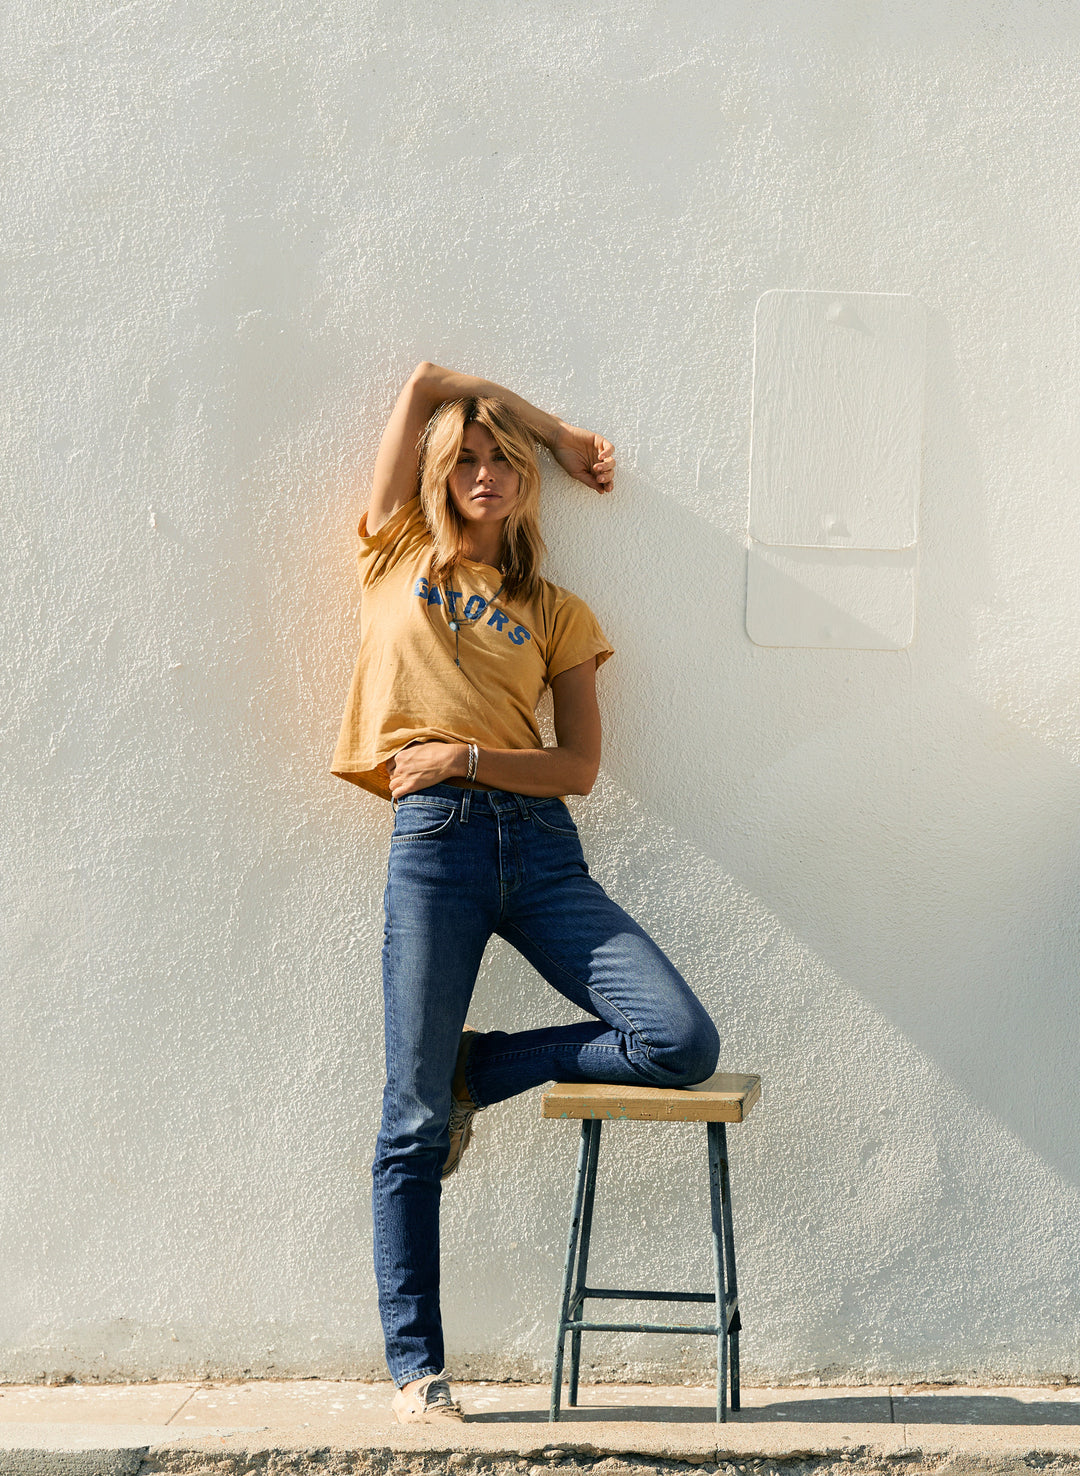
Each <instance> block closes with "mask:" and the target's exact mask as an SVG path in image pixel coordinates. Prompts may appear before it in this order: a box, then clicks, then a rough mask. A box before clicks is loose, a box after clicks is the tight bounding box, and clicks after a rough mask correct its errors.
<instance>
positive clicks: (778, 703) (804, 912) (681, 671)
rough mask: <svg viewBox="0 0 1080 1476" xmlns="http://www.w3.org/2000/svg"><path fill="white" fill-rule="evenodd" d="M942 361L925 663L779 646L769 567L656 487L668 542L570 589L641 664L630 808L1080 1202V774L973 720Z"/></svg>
mask: <svg viewBox="0 0 1080 1476" xmlns="http://www.w3.org/2000/svg"><path fill="white" fill-rule="evenodd" d="M928 359H929V362H928V381H927V407H928V409H927V423H926V441H925V458H924V489H923V499H922V534H921V545H922V559H921V569H920V589H919V607H918V609H919V613H918V625H917V633H916V640H915V643H914V646H913V647H912V649H911V650H910V651H902V652H899V653H889V652H880V651H850V650H830V651H823V650H783V649H778V650H771V649H764V648H761V647H755V646H753V645H752V644H751V643H750V641H749V639H748V638H747V635H746V632H745V628H744V625H743V612H744V588H745V567H746V553H745V549H744V548H743V547H740V546H738V545H736V544H735V543H734V542H733V541H732V540H731V539H730V538H728V537H725V536H723V535H721V534H719V533H717V532H716V531H715V530H713V529H711V528H710V526H709V525H708V524H707V523H704V522H703V521H702V520H701V519H700V518H698V517H695V516H694V515H693V514H692V513H690V512H689V511H687V510H685V509H683V508H681V507H680V505H679V504H678V503H676V502H674V501H673V500H671V499H670V498H667V497H665V496H664V495H663V494H662V493H661V492H660V491H659V490H658V489H656V488H654V487H649V486H648V485H644V484H642V482H641V481H640V480H639V479H635V478H634V477H633V476H632V475H628V476H627V477H626V478H624V482H623V486H622V498H623V499H625V503H624V508H623V509H620V515H621V516H623V517H624V518H625V519H626V520H627V521H629V520H630V519H631V518H632V519H633V522H634V525H635V527H638V526H640V527H643V528H645V529H646V530H648V536H647V537H646V538H643V539H639V538H637V537H633V538H628V539H627V544H628V545H629V546H628V547H627V548H626V550H625V557H624V551H622V550H621V551H620V559H619V563H618V567H617V569H612V568H607V569H597V568H596V567H595V565H594V567H593V568H591V569H589V568H587V567H586V564H585V555H584V554H581V555H577V554H574V553H573V552H572V551H568V555H567V557H562V552H563V551H562V549H561V548H560V550H559V554H560V558H559V564H560V582H566V583H568V584H569V585H570V587H572V588H579V589H582V590H586V591H589V592H590V596H591V599H592V602H593V603H594V605H595V607H596V608H598V609H599V610H600V611H602V612H603V615H604V619H605V622H606V624H607V626H608V629H609V634H610V635H611V637H612V639H613V642H614V644H615V646H616V648H617V650H618V651H619V678H618V685H617V686H616V685H615V684H614V683H613V682H611V681H610V678H609V685H608V687H607V690H606V691H605V706H606V709H607V714H608V717H609V721H608V723H607V725H606V730H605V731H606V741H605V766H606V767H607V769H608V770H609V772H610V773H611V775H612V777H613V778H614V779H615V780H616V782H617V783H619V784H620V785H621V786H623V787H624V788H626V789H627V790H628V791H630V792H631V793H633V794H637V795H641V796H643V797H647V801H648V803H649V804H650V805H651V806H652V807H653V808H654V810H655V811H656V812H657V814H658V815H659V817H660V818H661V819H662V820H663V822H664V823H665V824H668V825H670V826H672V827H673V828H675V829H676V830H677V831H678V832H679V833H680V834H682V835H684V836H685V837H686V839H687V841H688V842H689V843H691V844H692V845H694V846H696V847H698V848H699V849H700V850H701V851H702V852H704V853H705V854H707V855H709V856H712V857H714V858H715V859H716V860H717V861H718V862H720V863H721V864H722V866H723V867H724V868H725V869H727V870H729V871H730V872H732V873H733V874H734V875H736V876H738V877H739V879H740V880H741V881H742V882H743V884H744V885H745V886H746V887H747V888H748V889H749V890H750V891H752V892H753V893H754V894H756V895H757V896H758V897H760V898H761V899H762V901H763V902H764V903H765V904H766V905H767V906H768V907H769V908H770V909H771V910H772V911H773V912H774V913H775V914H776V915H777V916H778V917H779V918H780V919H781V920H782V921H783V922H784V924H785V925H786V926H787V927H788V928H790V929H791V930H792V931H793V932H794V933H795V934H796V935H797V936H798V937H800V938H801V939H802V940H803V941H804V942H805V943H806V945H807V946H808V947H809V948H811V949H812V950H813V951H814V952H815V953H817V954H818V955H819V956H820V957H821V958H823V959H824V960H825V961H826V962H827V963H828V964H829V965H830V966H831V968H832V969H833V970H834V971H835V972H836V973H837V974H838V975H839V976H840V977H841V978H842V979H843V980H844V981H845V982H846V983H847V984H849V985H851V986H853V987H854V988H856V989H858V990H859V991H860V992H861V993H862V995H863V996H864V997H865V998H866V999H867V1000H869V1001H870V1002H871V1003H872V1004H873V1005H874V1006H875V1007H877V1008H878V1009H879V1010H881V1011H882V1012H883V1013H884V1014H885V1015H886V1016H887V1017H889V1018H890V1019H891V1020H892V1021H893V1022H894V1023H895V1024H896V1025H897V1026H898V1027H899V1028H900V1029H901V1030H902V1031H903V1032H904V1034H905V1035H906V1036H907V1037H908V1038H909V1039H911V1040H912V1041H914V1042H915V1043H916V1044H917V1045H918V1046H919V1047H920V1048H921V1049H922V1050H923V1051H924V1052H925V1053H926V1054H927V1055H928V1056H929V1057H930V1058H932V1059H933V1060H934V1061H935V1062H936V1063H937V1064H938V1065H939V1066H940V1067H941V1069H942V1070H943V1071H944V1072H945V1073H946V1074H947V1075H948V1076H949V1077H951V1078H952V1079H953V1080H955V1081H956V1082H957V1083H958V1084H959V1085H960V1086H961V1087H962V1088H963V1089H964V1090H965V1091H966V1092H967V1093H968V1094H969V1095H970V1096H971V1097H972V1098H974V1099H976V1100H977V1101H979V1102H980V1103H982V1104H984V1105H985V1106H986V1107H987V1108H988V1109H989V1110H990V1111H991V1112H993V1113H995V1114H996V1115H997V1116H998V1117H999V1118H1000V1119H1001V1120H1002V1121H1003V1122H1004V1123H1005V1124H1007V1126H1008V1127H1009V1128H1011V1129H1012V1130H1013V1131H1014V1132H1015V1133H1017V1134H1018V1135H1020V1137H1022V1138H1023V1139H1024V1140H1025V1141H1026V1142H1027V1143H1028V1144H1029V1145H1030V1146H1031V1147H1032V1148H1034V1149H1035V1150H1036V1151H1037V1152H1038V1153H1039V1154H1041V1155H1042V1156H1043V1157H1044V1158H1045V1159H1046V1160H1047V1161H1048V1162H1049V1163H1051V1164H1052V1165H1053V1166H1054V1167H1055V1168H1057V1169H1058V1170H1059V1171H1061V1172H1062V1173H1064V1174H1066V1175H1067V1176H1068V1177H1069V1178H1070V1179H1071V1180H1072V1181H1073V1182H1074V1183H1080V1139H1078V1138H1077V1135H1076V1133H1075V1130H1074V1126H1073V1125H1074V1123H1075V1120H1076V1117H1077V1114H1078V1111H1080V1082H1078V1079H1077V1073H1076V1071H1075V1057H1076V1042H1075V1039H1074V1036H1075V1030H1074V1028H1073V1026H1072V1023H1071V1022H1072V1020H1073V1019H1074V1005H1073V1000H1074V995H1075V983H1076V980H1075V974H1076V965H1075V960H1076V958H1077V956H1078V954H1080V939H1078V937H1077V932H1078V924H1077V909H1076V905H1075V886H1076V877H1077V872H1078V866H1080V826H1078V824H1077V819H1078V811H1080V773H1078V772H1077V770H1076V768H1075V767H1074V766H1073V765H1071V764H1070V763H1069V762H1068V761H1067V759H1065V758H1064V757H1062V756H1061V755H1060V754H1058V753H1056V752H1055V751H1053V750H1052V749H1050V748H1049V747H1047V746H1046V745H1045V744H1043V743H1042V742H1040V741H1039V740H1038V739H1037V738H1036V737H1035V736H1033V735H1032V734H1031V733H1030V732H1028V731H1026V730H1025V729H1023V728H1022V727H1020V726H1018V725H1017V724H1016V723H1014V722H1011V721H1009V720H1007V719H1005V718H1004V717H1002V716H1001V715H1000V714H999V713H997V712H995V711H994V710H993V709H991V708H989V707H988V706H987V705H986V704H985V703H983V702H980V701H979V700H978V699H977V698H976V697H974V696H972V695H971V691H970V688H971V686H973V685H974V638H973V635H972V631H971V620H970V612H971V611H972V610H973V609H974V608H975V607H976V605H978V604H982V603H986V602H988V600H989V598H990V593H989V588H988V586H989V583H990V573H989V569H988V564H987V559H986V553H985V520H986V509H985V498H984V494H983V489H982V482H981V477H980V474H979V468H978V465H977V456H976V453H975V449H974V447H973V445H972V443H971V440H970V437H968V436H966V435H965V433H964V430H963V420H962V415H961V410H960V405H959V397H958V394H957V389H956V383H955V376H954V373H953V369H952V363H953V360H952V352H951V347H950V345H949V342H948V337H947V334H946V331H945V327H944V324H943V323H942V322H941V320H940V318H938V319H936V320H935V319H934V318H933V317H931V320H930V324H929V337H928ZM587 516H588V517H599V515H598V514H596V513H591V514H587ZM609 516H610V515H609ZM611 531H612V530H611V525H610V521H609V522H608V523H607V527H606V530H605V532H604V533H603V534H601V533H599V532H598V535H597V536H598V537H604V538H606V540H607V541H610V539H611ZM639 543H640V544H644V545H646V546H645V547H644V548H641V549H639V548H637V547H636V545H637V544H639ZM579 545H580V546H582V547H592V548H595V547H596V543H595V542H594V540H593V539H592V538H588V539H584V540H582V539H580V537H579ZM571 565H573V566H574V567H573V568H571V567H570V566H571ZM613 671H614V667H613ZM1066 1022H1068V1023H1066Z"/></svg>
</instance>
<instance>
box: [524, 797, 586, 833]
mask: <svg viewBox="0 0 1080 1476" xmlns="http://www.w3.org/2000/svg"><path fill="white" fill-rule="evenodd" d="M529 813H530V814H531V815H532V817H533V820H534V821H535V823H536V824H537V825H538V826H539V827H540V829H541V830H548V831H550V832H551V834H552V835H572V836H574V837H575V839H576V837H577V826H576V825H575V824H574V817H573V816H572V815H571V813H570V811H569V810H568V809H567V808H566V806H565V805H564V804H563V802H562V800H558V799H552V800H544V801H543V802H542V803H541V804H539V805H530V806H529Z"/></svg>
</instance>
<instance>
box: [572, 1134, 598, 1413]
mask: <svg viewBox="0 0 1080 1476" xmlns="http://www.w3.org/2000/svg"><path fill="white" fill-rule="evenodd" d="M603 1125H604V1124H603V1122H602V1121H601V1120H600V1118H599V1117H597V1118H595V1119H594V1120H593V1121H592V1122H590V1123H589V1124H588V1126H589V1127H590V1128H591V1129H592V1132H591V1134H590V1137H589V1156H588V1163H587V1166H586V1169H585V1199H584V1201H583V1204H582V1210H581V1240H580V1241H579V1243H578V1258H577V1275H576V1276H575V1277H574V1295H573V1298H572V1304H573V1303H574V1302H576V1304H577V1305H576V1306H574V1307H573V1311H572V1312H571V1313H570V1316H571V1318H572V1319H573V1320H574V1321H576V1322H580V1321H581V1320H582V1318H583V1317H584V1315H585V1305H584V1300H583V1299H579V1296H578V1294H579V1293H580V1292H581V1291H583V1290H584V1287H585V1279H586V1276H587V1275H588V1270H589V1241H590V1239H591V1238H592V1216H593V1201H594V1200H595V1198H596V1162H597V1159H598V1158H599V1157H600V1129H601V1128H602V1127H603ZM580 1367H581V1334H580V1333H579V1332H573V1331H571V1333H570V1389H569V1391H568V1393H567V1396H566V1402H567V1404H569V1405H575V1404H577V1394H578V1370H579V1369H580Z"/></svg>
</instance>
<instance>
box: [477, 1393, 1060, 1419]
mask: <svg viewBox="0 0 1080 1476" xmlns="http://www.w3.org/2000/svg"><path fill="white" fill-rule="evenodd" d="M728 1418H729V1420H731V1421H732V1422H733V1423H736V1424H742V1425H747V1424H751V1425H753V1424H770V1423H779V1422H780V1421H784V1422H785V1423H789V1424H814V1425H819V1424H820V1425H840V1424H859V1425H878V1424H881V1425H888V1424H898V1425H901V1424H907V1425H1080V1401H1075V1402H1073V1401H1069V1400H1053V1401H1052V1400H1038V1401H1027V1400H1022V1399H1013V1398H1010V1397H1008V1396H1007V1395H997V1394H957V1395H952V1394H944V1395H943V1394H933V1395H924V1396H922V1397H919V1396H910V1395H908V1396H903V1395H902V1396H898V1397H896V1398H894V1399H893V1400H892V1401H891V1402H890V1400H889V1398H888V1396H887V1395H884V1394H882V1395H878V1396H877V1397H874V1396H870V1397H865V1398H864V1397H860V1396H858V1395H855V1396H853V1395H840V1396H837V1397H836V1398H831V1399H830V1398H828V1397H825V1398H821V1399H780V1400H777V1401H776V1402H775V1403H771V1404H758V1405H754V1406H751V1407H749V1408H747V1407H745V1406H744V1407H743V1408H742V1409H740V1410H738V1411H737V1412H736V1411H731V1412H729V1415H728ZM546 1419H547V1411H546V1410H540V1409H523V1410H511V1411H507V1410H503V1411H499V1412H495V1411H491V1412H490V1413H489V1412H484V1413H478V1414H470V1415H469V1417H468V1423H469V1424H470V1425H492V1424H528V1425H532V1424H537V1423H538V1422H540V1421H545V1422H546ZM715 1420H716V1405H715V1402H713V1401H712V1400H705V1399H702V1400H701V1402H698V1401H695V1402H694V1403H693V1404H689V1403H687V1404H670V1405H667V1404H621V1403H620V1404H601V1405H596V1404H590V1405H581V1406H579V1407H577V1408H576V1409H575V1408H570V1409H568V1408H567V1407H566V1406H565V1405H564V1406H563V1409H562V1413H561V1416H560V1419H559V1423H560V1424H600V1423H610V1424H623V1423H625V1424H631V1423H646V1424H647V1423H658V1424H674V1425H678V1424H682V1425H697V1424H705V1425H707V1424H713V1423H714V1422H715Z"/></svg>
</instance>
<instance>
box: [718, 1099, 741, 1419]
mask: <svg viewBox="0 0 1080 1476" xmlns="http://www.w3.org/2000/svg"><path fill="white" fill-rule="evenodd" d="M717 1127H718V1128H719V1129H720V1132H719V1138H720V1192H721V1196H722V1200H723V1210H724V1263H725V1266H726V1268H727V1290H728V1299H729V1300H730V1301H732V1302H734V1303H735V1315H734V1317H733V1318H732V1319H731V1327H730V1329H729V1331H728V1338H729V1340H730V1344H731V1407H732V1409H738V1408H739V1329H740V1328H741V1327H742V1322H741V1320H740V1318H739V1284H738V1281H737V1280H736V1277H735V1231H734V1228H733V1226H732V1223H731V1179H730V1176H729V1174H728V1152H727V1128H726V1127H725V1126H724V1124H723V1123H722V1122H719V1123H717Z"/></svg>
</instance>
